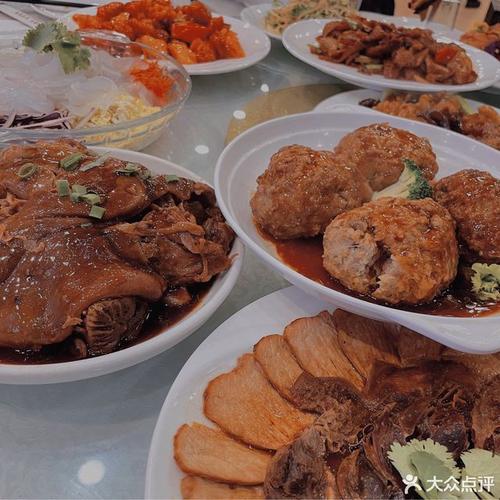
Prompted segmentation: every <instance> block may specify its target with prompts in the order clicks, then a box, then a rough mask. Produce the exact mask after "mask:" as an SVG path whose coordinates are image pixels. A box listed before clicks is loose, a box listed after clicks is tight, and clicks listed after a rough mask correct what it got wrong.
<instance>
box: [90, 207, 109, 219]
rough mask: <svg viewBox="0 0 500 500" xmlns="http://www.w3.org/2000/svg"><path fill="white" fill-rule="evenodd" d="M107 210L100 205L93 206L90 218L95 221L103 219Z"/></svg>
mask: <svg viewBox="0 0 500 500" xmlns="http://www.w3.org/2000/svg"><path fill="white" fill-rule="evenodd" d="M105 212H106V209H105V208H103V207H99V206H98V205H92V208H91V209H90V212H89V216H90V217H94V219H102V217H103V215H104V213H105Z"/></svg>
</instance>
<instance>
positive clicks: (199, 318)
mask: <svg viewBox="0 0 500 500" xmlns="http://www.w3.org/2000/svg"><path fill="white" fill-rule="evenodd" d="M92 150H94V151H97V152H100V153H104V152H110V153H111V154H112V155H113V156H115V157H117V158H121V159H123V160H126V161H130V162H136V163H141V164H143V165H145V166H147V167H148V168H149V169H150V170H151V171H152V172H153V173H156V174H176V175H179V176H181V177H187V178H191V179H195V180H200V181H203V179H201V178H200V177H198V176H196V175H195V174H193V173H192V172H190V171H189V170H187V169H185V168H183V167H180V166H178V165H176V164H175V163H171V162H169V161H166V160H162V159H161V158H156V157H154V156H150V155H146V154H144V153H137V152H135V151H126V150H124V149H113V148H97V147H96V148H92ZM203 182H204V181H203ZM243 253H244V250H243V245H242V243H241V241H240V240H239V239H236V241H235V242H234V244H233V249H232V251H231V255H232V256H233V258H234V260H233V264H232V265H231V267H230V268H229V270H228V271H226V272H225V273H223V274H221V275H220V276H219V277H217V278H216V279H215V281H214V283H213V285H212V286H211V288H210V290H209V291H208V293H207V294H206V295H205V297H204V298H203V300H202V301H201V303H200V305H199V306H197V307H196V308H195V309H193V311H191V312H190V313H189V314H188V315H187V316H185V317H184V318H182V319H181V320H180V321H179V322H178V323H176V324H174V325H173V326H171V327H170V328H167V329H166V330H165V331H163V332H162V333H159V334H158V335H155V336H154V337H153V338H151V339H149V340H145V341H144V342H141V343H138V344H135V345H133V346H131V347H128V348H126V349H123V350H121V351H116V352H113V353H111V354H105V355H103V356H98V357H95V358H88V359H82V360H78V361H71V362H67V363H51V364H39V365H14V364H0V383H2V384H52V383H58V382H73V381H75V380H83V379H87V378H93V377H99V376H101V375H105V374H107V373H112V372H115V371H118V370H121V369H123V368H128V367H129V366H133V365H136V364H137V363H141V362H142V361H145V360H147V359H149V358H152V357H153V356H156V355H157V354H160V353H161V352H163V351H166V350H167V349H170V348H171V347H173V346H174V345H176V344H178V343H179V342H180V341H181V340H183V339H185V338H186V337H188V336H189V335H191V334H192V333H193V332H195V331H196V330H197V329H198V328H200V326H201V325H203V323H205V322H206V321H207V320H208V319H209V318H210V316H212V315H213V314H214V312H215V311H216V310H217V309H218V307H219V306H220V305H221V304H222V303H223V302H224V300H225V299H226V297H227V296H228V295H229V293H230V292H231V290H232V289H233V287H234V285H235V283H236V280H237V279H238V276H239V274H240V270H241V264H242V262H243Z"/></svg>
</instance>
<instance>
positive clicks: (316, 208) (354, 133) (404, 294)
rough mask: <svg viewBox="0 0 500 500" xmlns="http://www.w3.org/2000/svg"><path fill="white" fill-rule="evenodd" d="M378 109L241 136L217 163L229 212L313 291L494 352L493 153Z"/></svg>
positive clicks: (247, 235)
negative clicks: (381, 116)
mask: <svg viewBox="0 0 500 500" xmlns="http://www.w3.org/2000/svg"><path fill="white" fill-rule="evenodd" d="M377 118H378V117H377ZM377 118H376V117H374V116H373V114H369V113H368V114H364V113H356V114H350V113H345V112H342V111H338V112H333V113H324V114H302V115H293V116H290V117H286V118H280V119H277V120H273V121H271V122H267V123H265V124H262V125H259V126H257V127H255V128H253V129H251V130H249V131H247V132H246V133H244V134H242V135H241V136H239V137H238V138H237V139H235V140H234V141H233V142H232V143H231V144H230V145H229V146H228V147H227V148H226V150H225V151H224V153H223V154H222V156H221V157H220V159H219V162H218V165H217V168H216V181H215V184H216V192H217V195H218V199H219V203H220V206H221V209H222V211H223V213H224V215H225V216H226V218H227V220H228V222H229V223H230V224H231V225H232V227H233V228H234V229H235V231H236V232H237V233H238V234H239V235H240V236H241V237H242V238H243V239H244V241H245V243H247V244H248V246H249V247H250V248H251V249H252V250H253V251H255V252H256V253H257V254H258V255H259V257H261V258H262V259H263V261H264V262H266V263H267V264H269V265H270V266H271V267H273V268H275V269H276V270H278V271H279V272H280V273H281V274H283V276H284V277H285V278H287V279H288V280H289V281H291V282H292V283H294V284H296V285H297V286H299V287H301V288H303V289H304V290H306V291H307V292H308V293H312V294H313V295H315V296H316V297H319V298H321V299H323V300H326V301H328V302H330V303H333V304H335V305H337V306H339V307H342V308H344V309H346V310H348V311H350V312H354V313H357V314H360V315H363V316H367V317H370V318H373V319H380V320H385V321H394V322H399V323H400V324H402V325H404V326H406V327H408V328H411V329H413V330H415V331H417V332H419V333H422V334H424V335H426V336H429V337H431V338H433V339H435V340H438V341H439V342H442V343H444V344H446V345H449V346H450V347H453V348H459V349H462V350H465V351H470V352H477V353H481V352H483V353H484V352H495V351H497V350H499V349H500V322H499V316H498V314H499V312H500V311H499V300H498V299H499V279H500V277H499V269H500V266H499V264H500V240H499V238H500V227H499V224H500V203H499V200H500V181H499V180H498V177H499V174H500V172H499V170H500V169H499V167H498V165H499V160H500V156H499V155H498V153H497V152H496V151H494V150H492V149H491V148H489V147H486V146H484V145H482V144H480V143H477V142H475V141H472V140H469V139H466V138H462V137H460V136H457V135H456V134H453V133H450V132H447V131H445V130H440V129H436V128H433V127H432V126H429V125H426V124H420V123H416V122H415V123H413V122H409V121H407V120H402V119H399V118H396V117H389V116H388V117H387V118H386V117H384V121H383V122H376V121H375V122H374V120H377ZM291 131H292V132H291Z"/></svg>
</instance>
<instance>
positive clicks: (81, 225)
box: [80, 222, 94, 227]
mask: <svg viewBox="0 0 500 500" xmlns="http://www.w3.org/2000/svg"><path fill="white" fill-rule="evenodd" d="M93 225H94V224H92V222H84V223H83V224H80V227H92V226H93Z"/></svg>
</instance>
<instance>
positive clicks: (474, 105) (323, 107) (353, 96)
mask: <svg viewBox="0 0 500 500" xmlns="http://www.w3.org/2000/svg"><path fill="white" fill-rule="evenodd" d="M382 98H383V92H381V91H380V90H370V89H360V90H348V91H347V92H341V93H339V94H335V95H332V96H331V97H329V98H328V99H325V100H324V101H321V102H320V103H319V104H318V105H317V106H316V107H315V108H314V111H315V112H317V113H328V112H329V111H333V109H332V108H335V107H337V106H339V105H344V104H348V105H351V106H359V108H360V111H361V112H363V111H366V112H369V111H373V112H374V113H379V114H381V115H384V116H387V114H386V113H382V112H381V111H377V110H376V109H372V108H366V107H365V106H360V105H359V101H362V100H363V99H382ZM465 100H466V101H467V104H469V106H470V107H471V109H472V110H473V111H477V110H478V108H479V107H480V106H490V105H489V104H485V103H484V102H480V101H474V100H473V99H465ZM490 107H491V108H493V109H494V110H496V112H497V113H500V109H498V108H495V107H494V106H490Z"/></svg>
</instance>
